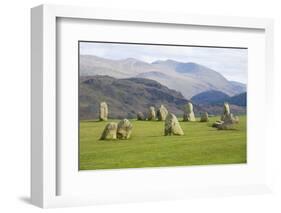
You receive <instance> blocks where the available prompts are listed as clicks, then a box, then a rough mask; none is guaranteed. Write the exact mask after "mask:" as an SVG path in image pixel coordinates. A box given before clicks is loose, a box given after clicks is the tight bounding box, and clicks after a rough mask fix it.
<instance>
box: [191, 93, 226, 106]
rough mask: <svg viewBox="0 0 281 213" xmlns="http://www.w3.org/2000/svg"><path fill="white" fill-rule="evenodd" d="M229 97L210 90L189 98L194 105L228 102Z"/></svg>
mask: <svg viewBox="0 0 281 213" xmlns="http://www.w3.org/2000/svg"><path fill="white" fill-rule="evenodd" d="M229 98H230V96H228V95H227V94H225V93H223V92H220V91H217V90H210V91H206V92H202V93H199V94H197V95H195V96H193V97H192V98H191V100H192V102H193V103H196V104H211V103H218V102H222V103H223V102H224V100H228V99H229Z"/></svg>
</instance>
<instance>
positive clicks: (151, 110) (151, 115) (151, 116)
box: [147, 106, 156, 121]
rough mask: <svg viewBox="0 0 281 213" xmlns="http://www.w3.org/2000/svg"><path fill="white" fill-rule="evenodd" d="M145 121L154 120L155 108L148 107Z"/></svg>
mask: <svg viewBox="0 0 281 213" xmlns="http://www.w3.org/2000/svg"><path fill="white" fill-rule="evenodd" d="M147 119H148V120H150V121H151V120H155V119H156V112H155V108H154V107H153V106H151V107H149V110H148V114H147Z"/></svg>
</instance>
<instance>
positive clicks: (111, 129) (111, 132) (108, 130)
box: [100, 122, 117, 140]
mask: <svg viewBox="0 0 281 213" xmlns="http://www.w3.org/2000/svg"><path fill="white" fill-rule="evenodd" d="M116 135H117V123H115V122H111V123H108V124H107V125H106V126H105V128H104V130H103V132H102V135H101V138H100V140H115V139H116Z"/></svg>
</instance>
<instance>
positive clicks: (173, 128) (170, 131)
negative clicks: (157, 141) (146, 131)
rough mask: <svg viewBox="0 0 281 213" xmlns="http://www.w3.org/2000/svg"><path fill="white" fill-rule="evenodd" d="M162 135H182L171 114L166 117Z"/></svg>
mask: <svg viewBox="0 0 281 213" xmlns="http://www.w3.org/2000/svg"><path fill="white" fill-rule="evenodd" d="M164 135H165V136H167V135H184V133H183V130H182V128H181V126H180V124H179V121H178V119H177V117H176V116H175V115H174V114H172V113H169V114H168V115H167V117H166V120H165V130H164Z"/></svg>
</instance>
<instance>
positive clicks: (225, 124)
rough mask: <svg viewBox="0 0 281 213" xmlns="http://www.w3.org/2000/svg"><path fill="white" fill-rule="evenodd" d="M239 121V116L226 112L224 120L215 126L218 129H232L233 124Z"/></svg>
mask: <svg viewBox="0 0 281 213" xmlns="http://www.w3.org/2000/svg"><path fill="white" fill-rule="evenodd" d="M238 122H239V118H238V117H237V116H235V117H234V116H233V114H232V113H229V114H226V116H225V117H224V120H223V121H222V122H221V123H220V124H219V125H218V126H217V128H218V129H219V130H227V129H232V128H233V124H237V123H238Z"/></svg>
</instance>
